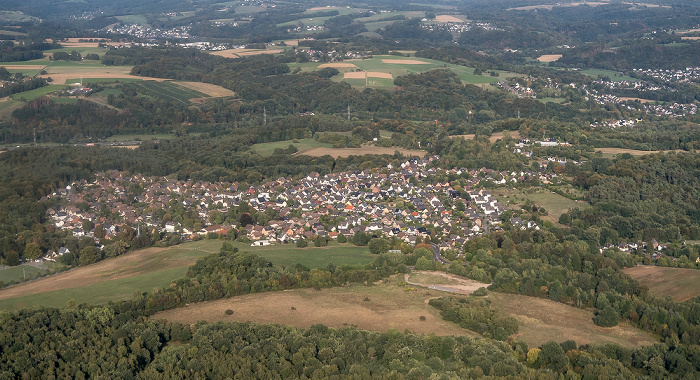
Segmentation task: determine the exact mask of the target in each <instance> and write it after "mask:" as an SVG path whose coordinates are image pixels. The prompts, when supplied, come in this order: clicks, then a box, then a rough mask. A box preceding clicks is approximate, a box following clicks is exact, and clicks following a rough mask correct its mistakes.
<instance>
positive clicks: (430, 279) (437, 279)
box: [408, 273, 457, 285]
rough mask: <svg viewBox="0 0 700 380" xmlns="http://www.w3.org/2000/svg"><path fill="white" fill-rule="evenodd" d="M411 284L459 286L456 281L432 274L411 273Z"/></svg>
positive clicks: (409, 278)
mask: <svg viewBox="0 0 700 380" xmlns="http://www.w3.org/2000/svg"><path fill="white" fill-rule="evenodd" d="M408 280H409V281H410V282H415V283H420V284H432V285H454V284H457V281H456V280H453V279H450V278H447V277H443V276H439V275H435V274H430V273H411V275H410V276H409V277H408Z"/></svg>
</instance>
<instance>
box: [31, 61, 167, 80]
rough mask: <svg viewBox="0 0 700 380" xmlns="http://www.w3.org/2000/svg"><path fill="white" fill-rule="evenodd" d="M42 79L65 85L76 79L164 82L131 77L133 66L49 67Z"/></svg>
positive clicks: (148, 78)
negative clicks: (49, 79)
mask: <svg viewBox="0 0 700 380" xmlns="http://www.w3.org/2000/svg"><path fill="white" fill-rule="evenodd" d="M46 71H47V74H46V75H41V76H40V77H42V78H51V79H53V83H56V84H64V83H68V81H69V80H70V79H76V78H81V77H82V78H83V79H89V78H100V79H102V78H108V79H140V80H156V81H162V80H164V79H162V78H150V77H141V76H137V75H131V66H84V67H81V66H78V65H76V66H49V67H47V68H46Z"/></svg>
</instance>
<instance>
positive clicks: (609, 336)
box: [488, 292, 658, 348]
mask: <svg viewBox="0 0 700 380" xmlns="http://www.w3.org/2000/svg"><path fill="white" fill-rule="evenodd" d="M488 298H489V299H490V300H491V301H492V305H493V306H495V307H496V308H498V309H500V310H501V311H503V312H504V313H506V314H509V315H511V316H513V317H515V319H517V320H518V333H517V334H515V336H514V337H515V338H516V339H519V340H524V341H525V342H527V344H528V345H529V346H530V347H537V346H540V345H542V344H544V343H546V342H548V341H550V340H554V341H556V342H560V343H561V342H563V341H565V340H569V339H572V340H575V341H576V343H578V344H579V345H581V344H593V343H595V344H605V343H618V344H619V345H621V346H622V347H627V348H636V347H639V346H648V345H652V344H654V343H658V339H657V338H656V337H654V336H653V335H652V334H650V333H648V332H645V331H642V330H640V329H637V328H635V327H632V326H630V325H627V324H620V325H618V326H615V327H600V326H596V325H595V324H594V323H593V311H592V310H584V309H578V308H576V307H573V306H568V305H565V304H563V303H559V302H555V301H551V300H547V299H541V298H535V297H528V296H523V295H518V294H502V293H493V292H491V293H489V295H488Z"/></svg>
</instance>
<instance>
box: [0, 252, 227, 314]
mask: <svg viewBox="0 0 700 380" xmlns="http://www.w3.org/2000/svg"><path fill="white" fill-rule="evenodd" d="M221 244H222V242H221V241H220V240H204V241H199V242H194V243H188V244H182V245H178V246H173V247H169V248H147V249H143V250H139V251H134V252H130V253H127V254H125V255H122V256H119V257H116V258H111V259H106V260H103V261H100V262H98V263H95V264H92V265H88V266H84V267H78V268H75V269H71V270H69V271H67V272H64V273H59V274H56V275H53V276H49V277H45V278H41V279H38V280H35V281H30V282H25V283H22V284H19V285H15V286H12V287H9V288H5V289H1V290H0V310H15V309H19V308H23V307H40V306H46V307H63V306H65V305H66V303H67V302H68V301H69V300H75V301H76V302H78V303H79V304H80V303H90V304H103V303H107V302H109V301H117V300H121V299H128V298H130V297H132V295H133V294H134V292H146V291H152V290H153V289H154V288H161V287H165V286H168V285H169V284H170V282H171V281H172V280H174V279H177V278H180V277H183V276H184V275H185V273H187V268H188V267H189V266H191V265H192V264H194V262H195V261H196V259H198V258H199V257H202V256H206V255H208V254H211V253H217V252H219V249H220V247H221Z"/></svg>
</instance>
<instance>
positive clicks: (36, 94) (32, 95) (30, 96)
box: [10, 85, 66, 102]
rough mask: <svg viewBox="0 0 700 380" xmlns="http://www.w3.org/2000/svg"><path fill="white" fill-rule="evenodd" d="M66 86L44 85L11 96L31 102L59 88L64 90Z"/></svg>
mask: <svg viewBox="0 0 700 380" xmlns="http://www.w3.org/2000/svg"><path fill="white" fill-rule="evenodd" d="M64 88H66V86H61V85H51V86H44V87H39V88H35V89H33V90H29V91H25V92H20V93H17V94H14V95H11V96H10V97H11V98H12V99H14V100H19V101H24V102H31V101H33V100H36V99H39V98H41V97H42V96H46V95H48V94H51V93H53V92H56V91H58V90H62V89H64Z"/></svg>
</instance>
